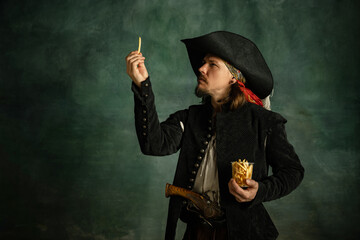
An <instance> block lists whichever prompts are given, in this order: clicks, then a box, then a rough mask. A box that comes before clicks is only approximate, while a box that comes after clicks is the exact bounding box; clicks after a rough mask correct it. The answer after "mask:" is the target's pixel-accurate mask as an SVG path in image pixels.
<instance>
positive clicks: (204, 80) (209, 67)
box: [197, 54, 234, 96]
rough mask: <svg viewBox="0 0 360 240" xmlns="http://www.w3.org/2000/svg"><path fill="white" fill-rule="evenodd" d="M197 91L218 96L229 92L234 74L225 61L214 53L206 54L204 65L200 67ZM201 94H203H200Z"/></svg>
mask: <svg viewBox="0 0 360 240" xmlns="http://www.w3.org/2000/svg"><path fill="white" fill-rule="evenodd" d="M199 72H200V74H199V76H198V85H197V92H200V93H202V94H203V95H204V94H205V95H210V96H217V95H224V94H227V93H228V91H229V90H230V86H231V84H232V83H233V82H234V79H233V76H232V75H231V73H230V71H229V70H228V68H227V67H226V65H225V63H224V61H223V60H222V59H221V58H219V57H216V56H214V55H210V54H208V55H206V56H205V57H204V60H203V65H202V66H201V67H200V68H199ZM200 95H201V94H200Z"/></svg>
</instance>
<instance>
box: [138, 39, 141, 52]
mask: <svg viewBox="0 0 360 240" xmlns="http://www.w3.org/2000/svg"><path fill="white" fill-rule="evenodd" d="M140 51H141V37H139V47H138V53H140Z"/></svg>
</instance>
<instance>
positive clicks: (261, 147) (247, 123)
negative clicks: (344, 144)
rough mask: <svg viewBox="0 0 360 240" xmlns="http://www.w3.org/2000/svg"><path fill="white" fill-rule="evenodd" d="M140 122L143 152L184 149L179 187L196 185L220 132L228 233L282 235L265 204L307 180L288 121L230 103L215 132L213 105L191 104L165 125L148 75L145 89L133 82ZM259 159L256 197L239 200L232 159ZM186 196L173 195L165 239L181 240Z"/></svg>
mask: <svg viewBox="0 0 360 240" xmlns="http://www.w3.org/2000/svg"><path fill="white" fill-rule="evenodd" d="M132 90H133V92H134V100H135V126H136V132H137V136H138V140H139V143H140V147H141V151H142V152H143V153H144V154H147V155H156V156H163V155H169V154H172V153H175V152H177V151H178V150H180V154H179V160H178V163H177V168H176V173H175V177H174V181H173V185H175V186H179V187H183V188H187V189H190V190H191V189H192V188H193V186H194V180H195V177H196V174H197V171H198V168H199V166H200V163H201V160H202V158H203V157H204V153H205V150H206V147H207V145H208V143H209V140H210V139H211V137H212V135H213V134H214V132H215V133H216V145H217V149H216V150H217V153H216V154H217V165H218V171H219V187H220V197H221V202H220V204H221V206H222V207H223V208H224V209H225V212H226V221H227V227H228V237H229V239H230V240H232V239H240V238H241V239H242V240H243V239H276V238H277V236H278V231H277V230H276V228H275V226H274V224H273V222H272V220H271V218H270V216H269V215H268V213H267V211H266V210H265V208H264V206H263V204H262V202H265V201H270V200H274V199H277V198H280V197H283V196H285V195H287V194H289V193H290V192H291V191H292V190H294V189H295V188H296V187H297V186H298V185H299V184H300V182H301V181H302V179H303V176H304V168H303V167H302V165H301V163H300V160H299V158H298V156H297V155H296V153H295V151H294V148H293V147H292V145H291V144H290V143H289V142H288V140H287V138H286V133H285V126H284V124H285V123H286V120H285V119H284V118H283V117H282V116H281V115H279V114H277V113H274V112H272V111H268V110H266V109H264V108H262V107H259V106H257V105H255V104H251V103H246V104H245V105H244V106H242V107H240V108H238V109H236V110H235V111H230V110H229V109H228V108H227V106H224V107H223V109H222V112H220V113H218V114H217V115H216V130H215V131H213V129H212V128H213V124H212V120H211V116H212V111H213V109H212V106H211V104H210V103H205V104H201V105H194V106H190V107H189V108H188V109H186V110H181V111H178V112H175V113H174V114H172V115H170V116H169V118H168V119H167V120H165V121H164V122H162V123H160V122H159V120H158V116H157V112H156V108H155V101H154V94H153V92H152V88H151V82H150V79H149V78H148V79H147V80H145V81H144V82H142V84H141V89H139V88H138V87H137V86H136V85H134V84H133V87H132ZM238 159H247V160H248V161H249V162H254V163H255V164H254V170H253V176H252V178H253V179H254V180H256V181H257V182H258V183H259V189H258V192H257V195H256V197H255V199H254V200H253V201H251V202H249V203H239V202H237V201H236V200H235V197H234V196H233V195H231V194H230V192H229V190H228V182H229V180H230V178H231V162H233V161H237V160H238ZM269 166H271V167H272V175H270V176H269V175H268V169H269ZM183 200H184V199H182V198H181V197H177V196H174V197H171V198H170V203H169V210H168V219H167V226H166V236H165V239H169V240H170V239H175V233H176V225H177V221H178V219H179V217H180V213H181V211H182V207H183V204H184V201H183Z"/></svg>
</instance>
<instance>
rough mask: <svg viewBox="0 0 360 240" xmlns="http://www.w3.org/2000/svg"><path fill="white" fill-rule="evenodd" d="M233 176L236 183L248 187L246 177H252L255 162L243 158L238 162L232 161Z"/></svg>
mask: <svg viewBox="0 0 360 240" xmlns="http://www.w3.org/2000/svg"><path fill="white" fill-rule="evenodd" d="M231 164H232V177H233V178H234V179H235V181H236V183H237V184H239V186H240V187H248V185H247V184H246V179H251V178H252V173H253V167H254V163H249V162H248V161H246V160H245V159H244V160H241V159H239V161H237V162H232V163H231Z"/></svg>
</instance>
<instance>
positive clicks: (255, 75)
mask: <svg viewBox="0 0 360 240" xmlns="http://www.w3.org/2000/svg"><path fill="white" fill-rule="evenodd" d="M181 41H182V42H183V43H184V44H185V45H186V49H187V52H188V55H189V59H190V63H191V66H192V68H193V70H194V72H195V74H196V75H198V74H199V70H198V69H199V68H200V67H201V66H202V62H203V58H204V57H205V56H206V54H213V55H215V56H218V57H220V58H221V59H223V60H225V61H227V62H229V63H230V64H232V65H233V66H234V67H236V68H237V69H239V70H240V71H241V72H242V74H243V75H244V77H245V79H246V83H245V86H246V87H247V88H249V89H250V90H251V91H252V92H254V94H255V95H257V96H258V97H259V98H261V99H263V98H265V97H267V96H268V95H270V93H271V91H272V89H273V84H274V82H273V77H272V74H271V71H270V69H269V67H268V66H267V64H266V62H265V59H264V57H263V56H262V54H261V52H260V50H259V49H258V48H257V46H256V45H255V44H254V43H253V42H252V41H250V40H249V39H247V38H245V37H243V36H240V35H238V34H235V33H231V32H226V31H218V32H213V33H209V34H206V35H203V36H200V37H196V38H189V39H183V40H181Z"/></svg>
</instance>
